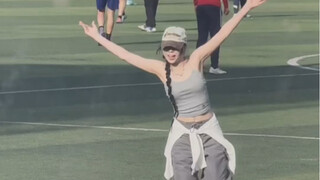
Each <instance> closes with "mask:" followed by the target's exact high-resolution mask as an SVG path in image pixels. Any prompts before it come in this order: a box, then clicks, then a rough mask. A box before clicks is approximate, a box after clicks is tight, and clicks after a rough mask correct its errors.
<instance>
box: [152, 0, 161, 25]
mask: <svg viewBox="0 0 320 180" xmlns="http://www.w3.org/2000/svg"><path fill="white" fill-rule="evenodd" d="M158 4H159V0H152V19H153V24H152V25H153V26H151V27H156V15H157V9H158Z"/></svg>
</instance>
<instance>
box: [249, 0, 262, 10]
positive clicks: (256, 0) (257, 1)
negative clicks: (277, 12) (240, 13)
mask: <svg viewBox="0 0 320 180" xmlns="http://www.w3.org/2000/svg"><path fill="white" fill-rule="evenodd" d="M266 1H267V0H247V2H246V4H245V6H247V7H248V8H249V9H253V8H256V7H258V6H260V5H261V4H263V3H265V2H266Z"/></svg>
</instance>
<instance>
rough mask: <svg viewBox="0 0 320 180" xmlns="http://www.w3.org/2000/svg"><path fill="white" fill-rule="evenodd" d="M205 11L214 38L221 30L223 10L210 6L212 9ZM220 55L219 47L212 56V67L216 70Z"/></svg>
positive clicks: (211, 35)
mask: <svg viewBox="0 0 320 180" xmlns="http://www.w3.org/2000/svg"><path fill="white" fill-rule="evenodd" d="M205 10H206V13H207V15H208V19H210V21H209V33H210V37H213V36H214V35H216V34H217V33H218V32H219V30H220V29H221V9H220V8H219V7H216V6H210V7H207V8H206V9H205ZM219 54H220V47H218V48H217V49H216V50H215V51H214V52H213V53H212V54H211V67H213V68H214V69H216V68H218V67H219Z"/></svg>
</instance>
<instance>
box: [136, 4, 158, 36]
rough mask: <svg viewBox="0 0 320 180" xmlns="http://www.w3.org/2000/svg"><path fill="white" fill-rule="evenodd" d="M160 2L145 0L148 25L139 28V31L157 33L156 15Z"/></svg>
mask: <svg viewBox="0 0 320 180" xmlns="http://www.w3.org/2000/svg"><path fill="white" fill-rule="evenodd" d="M158 3H159V0H144V7H145V11H146V17H147V18H146V19H147V20H146V23H145V24H143V25H140V26H138V28H139V29H141V30H143V31H147V32H155V31H156V28H155V26H156V19H155V15H156V12H157V7H158Z"/></svg>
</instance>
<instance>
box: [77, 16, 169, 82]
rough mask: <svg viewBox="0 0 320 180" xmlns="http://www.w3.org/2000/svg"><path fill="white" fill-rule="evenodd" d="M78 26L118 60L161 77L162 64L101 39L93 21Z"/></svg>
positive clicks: (80, 23)
mask: <svg viewBox="0 0 320 180" xmlns="http://www.w3.org/2000/svg"><path fill="white" fill-rule="evenodd" d="M79 25H80V26H81V27H82V28H83V30H84V32H85V34H86V35H88V36H89V37H91V38H92V39H94V40H95V41H97V42H98V43H99V44H101V45H102V46H103V47H104V48H106V49H107V50H108V51H110V52H111V53H112V54H114V55H116V56H117V57H119V58H120V59H122V60H124V61H126V62H128V63H129V64H132V65H133V66H135V67H137V68H140V69H142V70H144V71H147V72H149V73H152V74H155V75H157V76H158V77H161V75H162V73H161V70H162V71H164V66H165V63H164V62H162V61H158V60H152V59H146V58H143V57H141V56H139V55H136V54H134V53H131V52H129V51H127V50H126V49H124V48H123V47H121V46H119V45H117V44H115V43H113V42H111V41H109V40H107V39H106V38H104V37H102V36H101V35H100V34H99V33H98V29H97V26H96V25H95V23H94V21H92V24H91V26H90V25H88V24H85V23H83V22H82V21H80V22H79Z"/></svg>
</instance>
